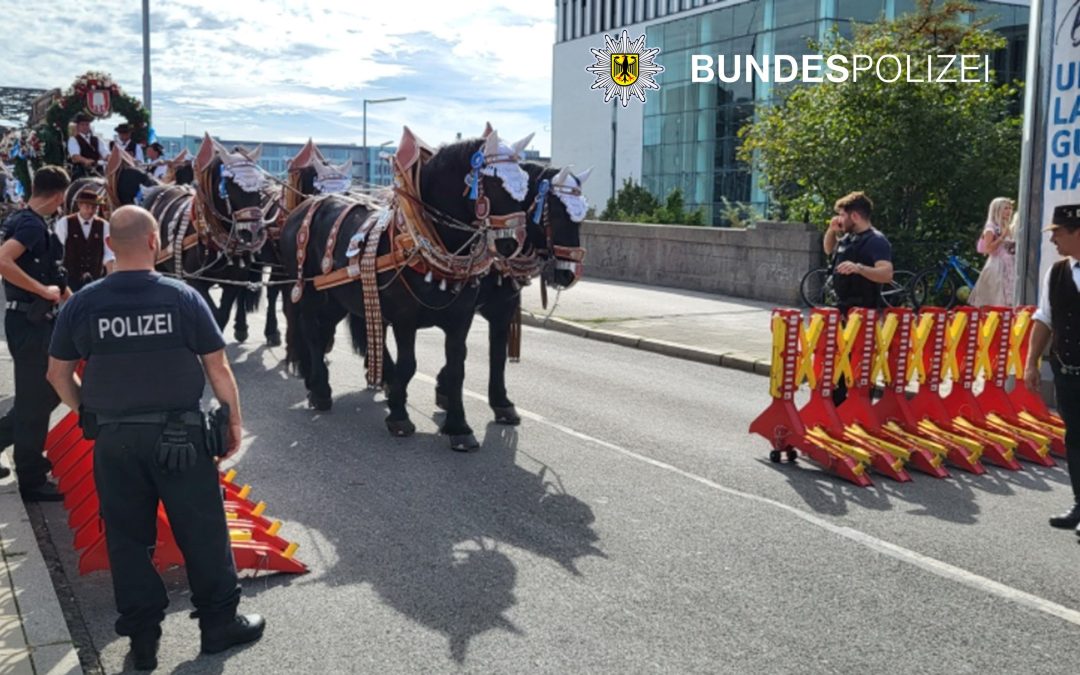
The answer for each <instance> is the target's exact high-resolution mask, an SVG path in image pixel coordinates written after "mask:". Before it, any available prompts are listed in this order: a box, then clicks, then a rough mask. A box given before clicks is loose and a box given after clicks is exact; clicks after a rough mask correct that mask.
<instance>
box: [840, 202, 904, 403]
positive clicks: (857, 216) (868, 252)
mask: <svg viewBox="0 0 1080 675" xmlns="http://www.w3.org/2000/svg"><path fill="white" fill-rule="evenodd" d="M833 209H834V211H835V213H836V215H835V216H834V217H833V219H832V222H830V223H829V229H828V230H827V231H826V232H825V240H824V242H823V245H824V248H825V255H828V256H832V255H833V254H834V253H835V257H834V258H833V288H834V289H835V290H836V296H837V308H838V309H839V310H840V315H841V316H842V317H843V316H846V315H847V313H848V310H850V309H851V308H852V307H864V308H867V309H877V308H879V307H881V305H882V302H881V286H882V285H883V284H887V283H889V282H890V281H892V278H893V264H892V246H891V245H890V244H889V240H888V239H886V238H885V235H883V234H882V233H881V232H879V231H878V230H877V229H876V228H875V227H874V224H873V223H872V222H871V220H870V219H871V217H872V216H873V213H874V204H873V202H871V201H870V198H869V197H867V196H866V195H865V194H863V193H862V192H852V193H850V194H848V195H846V196H844V197H841V198H840V199H838V200H836V204H835V205H834V206H833ZM846 398H847V384H846V382H845V381H844V380H843V379H842V378H841V380H840V382H839V384H838V385H837V386H836V388H835V389H833V402H834V403H835V404H836V405H840V404H841V403H843V402H844V400H845V399H846Z"/></svg>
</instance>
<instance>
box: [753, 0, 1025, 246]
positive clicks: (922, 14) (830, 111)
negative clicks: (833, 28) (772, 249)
mask: <svg viewBox="0 0 1080 675" xmlns="http://www.w3.org/2000/svg"><path fill="white" fill-rule="evenodd" d="M974 10H975V7H974V6H973V5H972V4H971V3H970V2H967V1H966V0H945V1H944V2H942V3H938V2H935V0H918V6H917V10H916V11H915V12H914V13H912V14H910V15H907V16H905V17H903V18H900V19H897V20H894V21H880V22H878V23H874V24H869V25H865V26H861V27H859V28H857V29H856V31H855V35H854V37H853V38H852V39H851V40H847V39H845V38H843V37H841V36H839V34H837V33H835V32H834V33H833V34H832V36H831V37H830V38H829V39H828V40H826V42H825V43H824V44H820V45H813V46H814V47H815V48H816V49H818V50H819V51H820V52H821V53H822V54H823V55H824V56H825V57H826V58H828V57H829V56H830V55H833V54H843V55H846V56H848V57H849V58H850V56H851V55H852V54H868V55H870V56H871V57H873V58H874V59H875V60H876V59H877V58H878V57H879V56H882V55H885V54H900V55H907V54H910V55H911V60H912V62H913V63H919V64H926V62H927V57H936V56H937V55H939V54H940V55H948V54H990V53H992V52H993V51H994V50H996V49H1000V48H1001V47H1002V46H1004V38H1002V37H1000V36H999V35H997V34H996V33H994V32H992V31H989V30H986V29H985V28H984V26H985V24H986V21H972V22H970V23H965V22H964V21H963V20H962V19H963V15H964V14H968V13H971V12H973V11H974ZM943 62H944V60H936V61H935V64H939V63H943ZM958 65H959V64H956V65H954V66H953V68H952V71H951V72H950V73H949V77H950V78H952V79H959V67H958ZM889 67H890V68H891V66H889ZM922 67H923V69H924V70H925V65H923V66H922ZM937 68H938V69H940V66H937ZM980 72H981V71H980ZM891 73H892V71H891V70H889V71H888V73H885V72H884V71H883V74H885V75H891ZM915 77H919V75H916V76H915ZM969 77H970V75H969ZM923 79H925V76H923ZM902 80H906V78H902ZM782 93H785V94H787V95H786V97H785V98H783V100H782V102H781V103H779V104H777V105H775V106H771V107H769V108H765V109H761V110H759V115H758V119H757V120H756V121H755V122H754V123H752V124H750V125H748V126H746V127H744V128H743V129H742V130H741V131H740V135H741V136H742V138H743V143H742V147H741V148H740V150H739V156H740V159H742V160H743V161H746V162H752V163H753V164H754V165H755V167H756V168H757V169H758V170H759V171H760V172H761V175H762V177H763V187H764V188H765V189H766V190H767V191H768V192H769V193H770V195H771V197H772V199H773V200H774V201H775V202H776V203H777V204H778V205H779V206H780V211H781V215H786V216H788V217H798V218H800V219H801V218H805V217H809V218H810V221H811V222H818V223H820V224H821V225H822V227H823V228H824V227H825V224H826V223H827V220H828V218H829V216H830V215H831V213H832V204H833V202H834V201H835V200H836V199H837V198H839V197H841V196H843V195H845V194H847V193H848V192H851V191H853V190H862V191H864V192H866V193H867V194H868V195H869V196H870V198H871V199H872V200H873V201H874V205H875V209H874V210H875V214H874V222H875V224H877V225H879V226H881V227H882V228H883V229H884V230H885V231H886V232H887V233H888V234H889V236H890V238H891V239H893V240H894V245H895V246H896V247H897V248H898V249H900V251H901V253H903V252H904V250H905V249H906V248H909V247H910V246H911V244H913V243H914V242H919V241H936V242H941V241H956V240H959V241H961V242H963V243H964V244H967V245H973V244H974V240H975V238H976V237H977V232H978V230H979V229H980V228H981V227H982V224H983V222H982V221H983V219H984V218H985V213H986V207H987V205H988V204H989V203H990V200H991V199H993V198H994V197H998V196H1009V195H1012V194H1014V193H1015V191H1016V189H1017V185H1018V183H1019V164H1020V129H1021V126H1020V124H1021V120H1020V118H1019V116H1017V115H1016V114H1014V113H1013V112H1012V111H1011V110H1012V108H1013V107H1014V105H1015V101H1016V94H1017V91H1016V88H1015V87H1013V86H1011V85H998V84H996V83H995V82H994V81H993V77H991V81H990V82H979V83H971V82H963V83H962V82H957V83H944V82H933V83H918V82H907V81H898V82H895V83H887V82H883V81H881V80H879V79H878V78H876V77H869V76H866V74H864V76H863V77H860V78H859V79H858V80H857V81H852V80H851V79H849V80H848V81H846V82H831V81H829V80H828V79H826V81H825V82H824V83H821V84H814V85H802V86H797V87H793V88H791V89H790V90H788V91H785V92H782ZM927 255H929V256H930V257H933V256H936V255H940V250H936V251H930V252H929V253H928V254H927ZM919 262H922V261H919ZM908 264H909V265H910V264H912V263H911V262H909V263H908Z"/></svg>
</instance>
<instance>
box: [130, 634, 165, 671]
mask: <svg viewBox="0 0 1080 675" xmlns="http://www.w3.org/2000/svg"><path fill="white" fill-rule="evenodd" d="M160 642H161V627H160V626H159V627H158V628H157V629H155V630H152V631H147V632H145V633H140V634H138V635H132V636H131V661H132V665H133V666H134V667H135V670H153V669H155V668H157V665H158V663H157V653H158V645H159V644H160Z"/></svg>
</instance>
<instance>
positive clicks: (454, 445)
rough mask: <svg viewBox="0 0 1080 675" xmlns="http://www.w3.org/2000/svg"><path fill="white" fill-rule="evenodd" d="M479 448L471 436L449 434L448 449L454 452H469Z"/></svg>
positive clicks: (478, 444)
mask: <svg viewBox="0 0 1080 675" xmlns="http://www.w3.org/2000/svg"><path fill="white" fill-rule="evenodd" d="M479 447H480V443H478V442H477V440H476V436H473V435H472V434H451V435H450V449H451V450H453V451H454V452H470V451H472V450H476V449H477V448H479Z"/></svg>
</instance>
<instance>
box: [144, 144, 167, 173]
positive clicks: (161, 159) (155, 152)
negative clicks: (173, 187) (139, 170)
mask: <svg viewBox="0 0 1080 675" xmlns="http://www.w3.org/2000/svg"><path fill="white" fill-rule="evenodd" d="M146 167H147V169H149V171H150V175H151V176H153V177H154V178H157V179H158V180H165V174H166V173H168V171H169V163H168V162H167V161H166V160H165V146H163V145H162V144H161V143H156V142H155V143H151V144H150V145H148V146H146Z"/></svg>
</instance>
